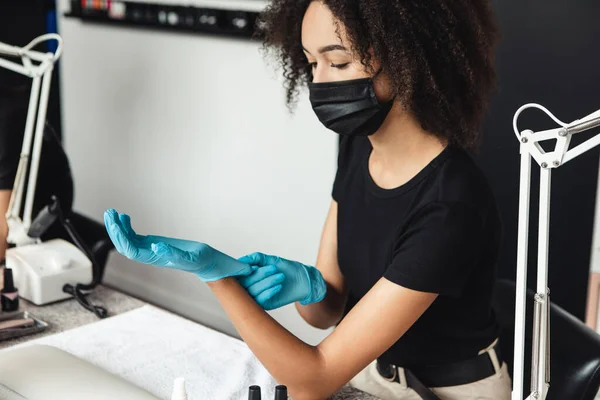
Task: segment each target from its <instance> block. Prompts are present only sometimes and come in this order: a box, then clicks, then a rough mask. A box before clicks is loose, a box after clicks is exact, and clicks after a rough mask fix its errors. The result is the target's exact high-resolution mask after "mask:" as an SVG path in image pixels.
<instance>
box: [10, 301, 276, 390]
mask: <svg viewBox="0 0 600 400" xmlns="http://www.w3.org/2000/svg"><path fill="white" fill-rule="evenodd" d="M31 343H40V344H48V345H51V346H55V347H58V348H60V349H63V350H65V351H68V352H69V353H71V354H74V355H76V356H78V357H79V358H82V359H84V360H87V361H89V362H91V363H93V364H95V365H98V366H99V367H101V368H104V369H105V370H107V371H110V372H112V373H115V374H117V375H119V376H121V377H123V378H125V379H126V380H128V381H130V382H132V383H133V384H135V385H137V386H140V387H142V388H144V389H146V390H147V391H149V392H150V393H152V394H154V395H155V396H157V397H159V398H161V399H165V400H167V399H169V398H170V397H171V393H172V392H173V382H174V381H175V378H177V377H184V378H185V386H186V389H187V395H188V399H189V400H226V399H233V400H246V399H247V398H248V397H247V396H248V387H249V386H250V385H259V386H261V388H262V393H263V399H272V398H274V392H275V390H274V389H275V386H276V385H277V383H276V382H275V380H274V379H273V378H272V377H271V375H270V374H269V373H268V372H267V370H266V369H265V368H264V367H263V366H262V365H261V364H260V362H259V361H258V360H257V359H256V357H254V355H253V354H252V352H251V351H250V349H249V348H248V346H246V344H245V343H244V342H242V341H240V340H238V339H235V338H232V337H229V336H227V335H224V334H222V333H220V332H217V331H215V330H212V329H210V328H207V327H204V326H202V325H200V324H197V323H194V322H192V321H189V320H187V319H184V318H182V317H179V316H177V315H174V314H171V313H168V312H166V311H163V310H160V309H157V308H155V307H152V306H143V307H141V308H138V309H136V310H133V311H129V312H127V313H124V314H121V315H117V316H115V317H112V318H108V319H105V320H102V321H98V322H95V323H93V324H89V325H85V326H82V327H79V328H76V329H72V330H70V331H66V332H62V333H59V334H56V335H52V336H47V337H43V338H41V339H37V340H33V341H31V342H28V343H25V344H23V346H27V345H29V344H31ZM0 357H2V353H1V352H0ZM0 392H1V391H0Z"/></svg>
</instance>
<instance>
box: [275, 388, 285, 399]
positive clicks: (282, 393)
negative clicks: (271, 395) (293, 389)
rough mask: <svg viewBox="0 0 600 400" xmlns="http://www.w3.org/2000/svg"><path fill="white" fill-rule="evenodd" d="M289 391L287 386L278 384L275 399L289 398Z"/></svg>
mask: <svg viewBox="0 0 600 400" xmlns="http://www.w3.org/2000/svg"><path fill="white" fill-rule="evenodd" d="M287 398H288V392H287V386H285V385H277V386H275V400H287Z"/></svg>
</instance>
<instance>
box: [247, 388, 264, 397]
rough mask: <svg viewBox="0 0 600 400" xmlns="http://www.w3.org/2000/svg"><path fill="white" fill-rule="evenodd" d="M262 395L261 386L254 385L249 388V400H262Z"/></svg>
mask: <svg viewBox="0 0 600 400" xmlns="http://www.w3.org/2000/svg"><path fill="white" fill-rule="evenodd" d="M260 397H261V395H260V386H256V385H252V386H250V387H249V388H248V400H261V399H260Z"/></svg>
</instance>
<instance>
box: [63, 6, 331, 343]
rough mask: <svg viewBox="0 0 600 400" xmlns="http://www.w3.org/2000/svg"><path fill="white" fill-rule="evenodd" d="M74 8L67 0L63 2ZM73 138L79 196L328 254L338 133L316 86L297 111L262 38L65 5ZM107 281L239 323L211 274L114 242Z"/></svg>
mask: <svg viewBox="0 0 600 400" xmlns="http://www.w3.org/2000/svg"><path fill="white" fill-rule="evenodd" d="M63 10H64V2H63ZM59 22H60V25H59V27H60V33H61V34H62V35H63V37H64V40H65V50H64V55H63V58H62V60H61V63H60V67H61V74H62V82H61V85H62V87H61V95H62V107H63V119H64V122H63V123H64V136H65V146H66V150H67V152H68V154H69V157H70V160H71V166H72V169H73V173H74V179H75V183H76V199H75V208H76V209H77V210H78V211H81V212H83V213H85V214H88V215H90V216H92V217H94V218H96V219H98V220H101V219H102V213H103V212H104V210H106V209H107V208H116V209H118V210H119V211H121V212H126V213H129V214H130V215H131V216H132V222H133V225H134V228H135V229H136V230H138V231H139V232H141V233H153V234H161V235H168V236H174V237H181V238H189V239H194V240H199V241H204V242H206V243H209V244H210V245H212V246H213V247H216V248H218V249H220V250H222V251H224V252H226V253H228V254H230V255H232V256H241V255H243V254H245V253H247V252H252V251H264V252H267V253H273V254H277V255H281V256H283V257H286V258H292V259H297V260H299V261H303V262H305V263H314V260H315V259H316V254H317V249H318V241H319V238H320V232H321V228H322V224H323V222H324V219H325V215H326V212H327V208H328V205H329V202H330V190H331V184H332V181H333V177H334V173H335V160H336V154H337V150H336V140H337V138H336V136H335V135H334V134H332V133H330V132H328V131H326V130H325V129H324V128H323V127H322V126H321V125H320V124H319V122H318V121H317V119H316V118H315V116H314V114H313V112H312V110H311V109H310V105H309V104H308V101H307V99H306V96H303V98H302V101H301V102H300V104H299V107H298V109H297V111H296V114H295V116H293V117H292V116H290V115H289V114H288V112H287V110H286V108H285V105H284V97H283V89H282V85H281V81H279V80H278V79H277V78H276V77H277V76H278V74H277V73H276V72H274V71H273V69H272V68H271V67H269V66H268V65H267V64H265V62H264V60H263V58H262V57H261V55H260V54H259V52H258V50H259V47H260V45H259V43H254V42H249V41H244V40H232V39H221V38H215V37H206V36H200V35H189V34H178V33H165V32H156V31H151V30H137V29H129V28H116V27H112V26H106V25H96V24H90V23H82V22H80V21H77V20H74V19H69V18H64V17H62V16H61V17H60V21H59ZM106 282H107V283H109V284H110V285H113V286H115V287H118V288H120V289H122V290H124V291H126V292H129V293H132V294H134V295H137V296H139V297H141V298H143V299H146V300H149V301H151V302H153V303H156V304H158V305H160V306H163V307H165V308H167V309H170V310H173V311H176V312H178V313H181V314H183V315H185V316H188V317H190V318H192V319H194V320H197V321H199V322H202V323H204V324H206V325H209V326H211V327H215V328H217V329H219V330H222V331H224V332H227V333H229V334H235V330H234V328H233V326H232V325H231V323H230V322H229V321H228V320H227V318H226V316H225V314H224V312H223V310H222V309H221V307H220V306H219V304H218V302H217V301H216V299H215V298H214V297H213V295H212V293H211V292H210V290H209V289H208V288H207V287H206V286H205V285H204V284H203V283H202V282H200V281H199V280H198V279H197V278H195V277H194V276H191V275H187V274H184V273H179V272H176V271H168V270H161V269H158V268H154V267H151V266H146V265H138V264H135V263H132V262H130V261H129V260H126V259H124V258H123V257H121V256H120V255H118V254H114V255H113V256H111V258H110V260H109V266H108V268H107V273H106ZM273 315H274V316H276V318H277V319H278V320H279V321H280V322H281V323H282V324H284V326H286V327H287V328H288V329H290V330H292V331H293V332H294V333H296V334H297V335H299V336H300V337H301V338H302V339H304V340H306V341H308V342H310V343H316V342H318V341H319V340H320V339H321V338H322V337H324V335H325V333H324V332H323V331H318V330H315V329H312V328H310V327H309V326H308V325H307V324H305V323H304V322H303V321H301V319H300V317H299V316H298V315H297V313H296V311H295V310H294V309H293V307H291V306H290V307H287V308H284V309H282V310H278V311H277V312H275V313H274V314H273Z"/></svg>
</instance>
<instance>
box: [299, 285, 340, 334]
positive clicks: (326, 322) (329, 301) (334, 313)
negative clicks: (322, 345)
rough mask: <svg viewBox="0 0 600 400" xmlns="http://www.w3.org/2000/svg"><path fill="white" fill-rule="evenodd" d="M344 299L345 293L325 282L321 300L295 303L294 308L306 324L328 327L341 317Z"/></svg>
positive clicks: (322, 327)
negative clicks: (302, 303)
mask: <svg viewBox="0 0 600 400" xmlns="http://www.w3.org/2000/svg"><path fill="white" fill-rule="evenodd" d="M346 300H347V295H346V294H345V293H340V292H339V291H338V290H336V289H335V288H334V287H333V286H332V285H331V284H329V282H327V295H326V296H325V298H324V299H323V300H322V301H320V302H318V303H312V304H309V305H306V306H303V305H301V304H300V303H296V309H297V310H298V313H299V314H300V316H301V317H302V318H303V319H304V320H305V321H306V322H307V323H308V324H310V325H312V326H314V327H315V328H319V329H328V328H331V327H332V326H334V325H336V324H337V323H338V322H340V320H341V319H342V317H343V315H344V307H345V306H346Z"/></svg>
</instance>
